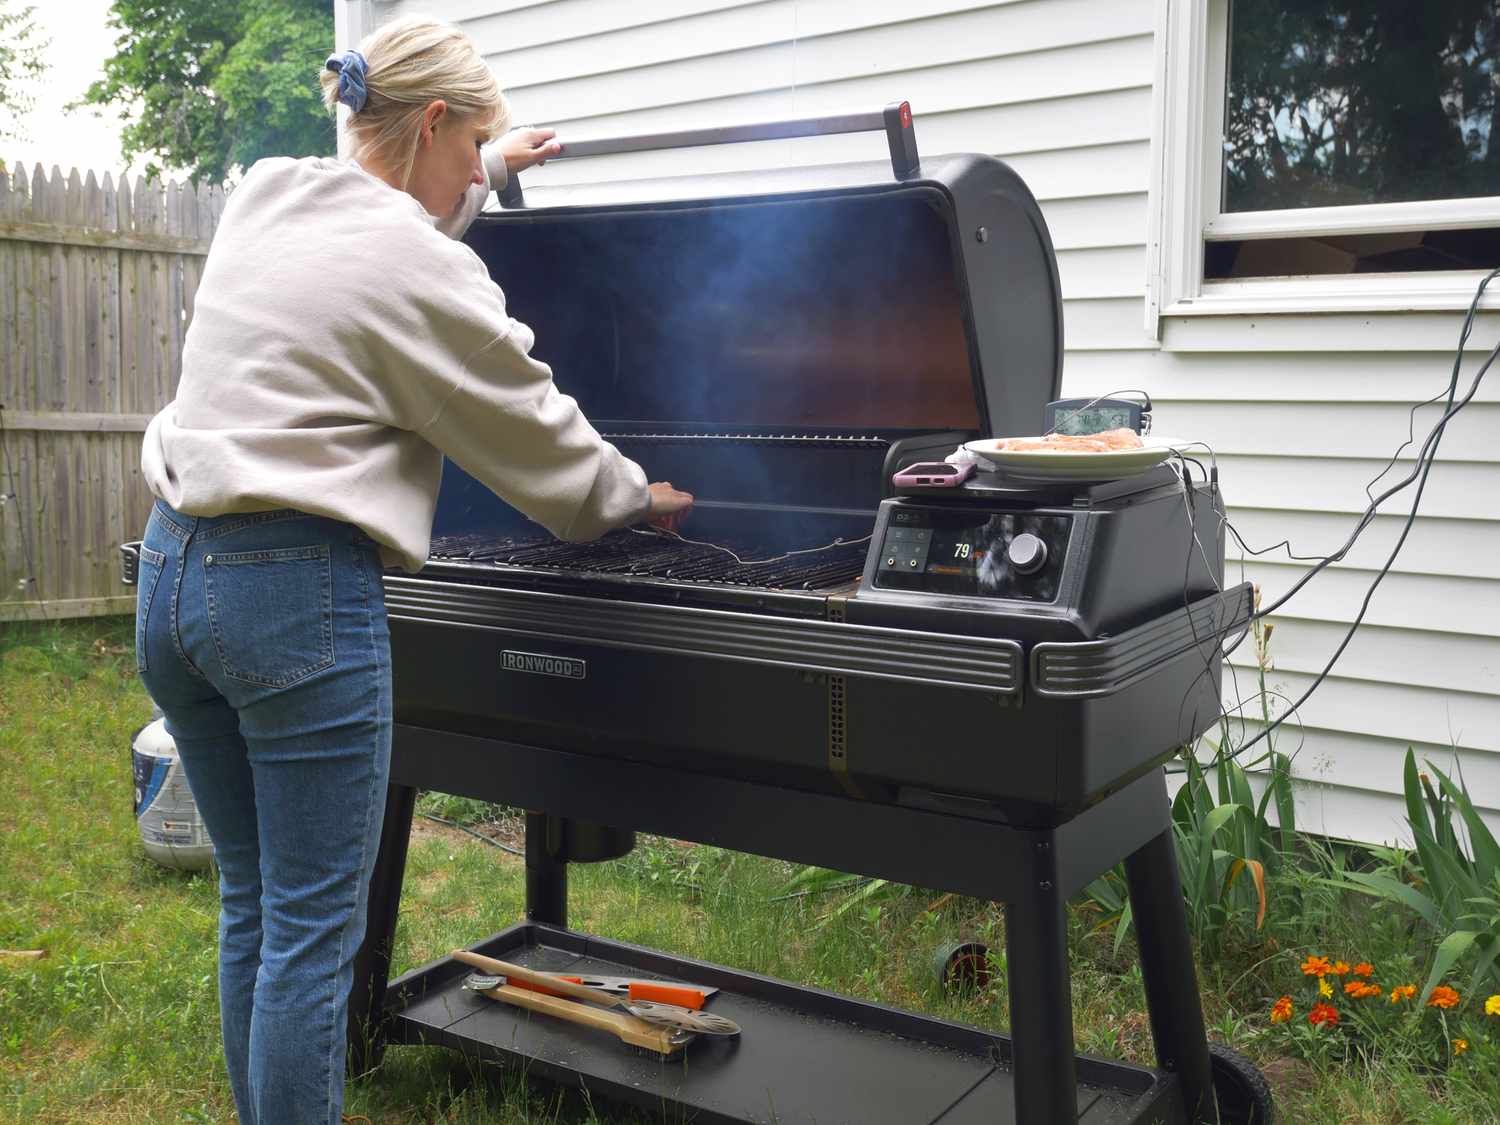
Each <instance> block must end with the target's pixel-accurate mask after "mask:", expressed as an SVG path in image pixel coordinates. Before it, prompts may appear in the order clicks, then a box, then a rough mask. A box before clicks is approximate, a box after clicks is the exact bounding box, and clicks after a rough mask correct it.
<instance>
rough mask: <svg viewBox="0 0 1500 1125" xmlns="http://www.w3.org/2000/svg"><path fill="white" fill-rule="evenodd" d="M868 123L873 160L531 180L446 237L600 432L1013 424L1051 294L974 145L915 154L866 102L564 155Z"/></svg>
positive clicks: (1038, 247) (999, 173) (1053, 355)
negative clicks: (833, 114)
mask: <svg viewBox="0 0 1500 1125" xmlns="http://www.w3.org/2000/svg"><path fill="white" fill-rule="evenodd" d="M869 128H884V129H885V130H886V132H887V137H888V139H889V140H890V144H891V151H892V162H891V163H890V164H886V163H884V162H871V163H857V164H839V165H824V166H815V167H800V168H783V169H777V170H772V171H763V172H753V173H737V174H729V175H711V176H693V177H685V178H678V179H671V180H646V181H642V180H633V181H628V182H611V183H599V184H591V185H587V186H584V187H569V188H551V189H536V190H533V191H531V192H530V194H529V197H528V198H526V199H525V200H524V201H523V200H522V198H521V193H520V191H519V184H518V182H517V181H516V179H515V177H512V182H511V184H510V185H508V188H507V192H506V196H507V202H508V204H509V205H508V206H507V207H506V208H505V209H504V210H502V211H500V212H499V213H495V214H487V215H484V216H481V218H480V219H479V220H478V221H477V222H476V223H475V224H474V226H473V227H472V228H471V229H470V232H469V234H468V236H467V241H468V242H469V244H470V245H471V246H473V248H474V249H475V250H476V251H477V252H478V253H479V254H480V256H481V257H482V258H483V259H484V260H485V262H486V264H487V265H488V266H489V268H490V271H491V274H492V275H493V276H494V278H495V280H496V281H497V282H498V283H499V284H500V286H501V288H502V289H504V291H505V293H506V297H507V301H508V304H509V307H510V310H511V312H512V314H513V315H515V316H516V317H517V318H518V319H520V320H522V321H524V322H526V323H528V324H530V325H531V326H532V327H533V328H534V329H535V330H536V334H537V345H536V348H535V353H534V354H535V355H536V356H537V358H539V359H542V360H544V361H546V362H548V363H549V364H551V365H552V367H553V370H554V372H555V373H556V378H557V382H558V386H559V387H560V388H561V389H562V390H563V391H564V392H566V393H568V394H571V395H573V396H574V397H575V398H577V399H578V401H579V404H580V405H581V406H582V408H583V410H584V412H585V413H586V414H587V415H588V416H589V417H590V418H591V419H593V420H595V421H596V424H598V425H599V427H600V429H602V430H614V431H626V432H631V431H634V432H641V431H647V432H663V431H665V432H678V433H693V432H697V431H702V432H710V433H713V432H717V433H723V432H726V431H733V430H736V429H740V428H745V429H750V430H754V431H766V430H770V431H776V432H781V433H792V434H820V433H852V432H864V433H879V434H881V435H885V436H892V437H894V436H899V435H901V434H903V433H904V434H910V433H913V432H920V431H934V432H935V431H948V430H961V431H969V432H973V433H977V434H980V435H984V436H988V435H994V434H1008V433H1019V432H1031V431H1034V430H1035V429H1036V427H1037V425H1038V424H1039V422H1040V419H1041V416H1042V407H1043V405H1044V404H1045V403H1047V402H1048V401H1050V400H1052V399H1054V398H1056V397H1057V394H1058V389H1059V384H1060V380H1061V369H1062V304H1061V298H1060V292H1059V288H1058V281H1057V265H1056V258H1055V256H1054V254H1053V250H1052V243H1051V239H1050V237H1049V235H1048V232H1047V227H1046V223H1045V222H1044V220H1043V218H1042V215H1041V212H1040V210H1039V209H1038V207H1037V205H1036V201H1035V200H1034V199H1033V198H1032V195H1031V193H1030V192H1029V191H1028V190H1027V188H1026V186H1025V184H1024V183H1022V182H1021V180H1020V178H1019V177H1018V176H1017V175H1016V174H1015V173H1014V172H1013V171H1011V169H1010V168H1009V167H1007V166H1006V165H1005V164H1003V163H1002V162H1000V161H998V160H995V159H993V158H991V157H987V156H980V155H973V154H960V155H955V156H943V157H937V158H928V159H926V160H923V161H921V162H920V163H919V162H918V161H917V157H916V145H915V138H914V133H913V130H912V126H911V115H910V111H909V109H907V108H906V107H905V105H904V104H903V105H900V106H893V107H890V108H889V109H888V110H887V111H886V112H885V113H884V114H880V113H876V114H866V115H854V116H851V117H845V118H835V119H813V120H806V121H794V122H777V123H772V124H768V125H758V126H743V127H736V128H730V129H719V130H701V131H695V132H691V133H679V134H671V135H661V136H655V137H637V138H622V139H616V140H611V141H596V142H577V143H573V144H569V145H568V146H567V148H566V149H565V155H567V156H594V155H601V154H605V153H612V152H625V151H639V150H642V149H647V148H667V147H682V146H687V145H704V144H715V143H723V142H725V141H737V140H758V139H768V138H773V137H785V136H801V135H808V134H813V133H830V132H853V131H860V130H863V129H869Z"/></svg>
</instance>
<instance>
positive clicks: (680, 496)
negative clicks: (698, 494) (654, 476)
mask: <svg viewBox="0 0 1500 1125" xmlns="http://www.w3.org/2000/svg"><path fill="white" fill-rule="evenodd" d="M692 510H693V494H692V493H691V492H682V491H680V490H679V489H676V488H673V487H672V483H671V481H657V482H655V483H654V484H652V485H651V510H650V511H649V512H647V513H646V522H647V523H649V524H650V525H651V526H652V527H659V528H662V529H663V530H664V531H676V530H677V525H678V524H680V523H681V522H682V519H683V517H684V516H686V515H687V514H688V513H689V512H690V511H692Z"/></svg>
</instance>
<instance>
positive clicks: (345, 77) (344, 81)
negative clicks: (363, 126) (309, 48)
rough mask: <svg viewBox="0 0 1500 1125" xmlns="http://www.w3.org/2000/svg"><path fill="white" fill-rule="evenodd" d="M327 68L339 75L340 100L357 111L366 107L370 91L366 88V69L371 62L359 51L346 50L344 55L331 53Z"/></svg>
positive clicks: (326, 64) (325, 65)
mask: <svg viewBox="0 0 1500 1125" xmlns="http://www.w3.org/2000/svg"><path fill="white" fill-rule="evenodd" d="M323 65H324V67H325V68H327V69H328V70H331V71H333V72H334V73H335V74H337V75H338V76H339V101H341V102H343V103H344V104H345V105H346V106H348V107H349V108H350V109H351V110H353V111H354V112H355V113H358V112H359V111H360V110H362V109H364V108H365V102H367V101H369V99H370V91H369V90H367V89H366V88H365V71H366V70H367V69H368V68H369V64H368V63H367V62H365V57H364V55H362V54H360V53H359V52H358V51H345V52H344V53H343V54H342V55H329V56H328V61H327V62H326V63H324V64H323Z"/></svg>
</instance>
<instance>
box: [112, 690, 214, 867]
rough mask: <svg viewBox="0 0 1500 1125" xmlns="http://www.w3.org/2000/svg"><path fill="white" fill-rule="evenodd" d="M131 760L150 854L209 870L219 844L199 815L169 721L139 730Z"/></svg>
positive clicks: (166, 862) (137, 804) (165, 862)
mask: <svg viewBox="0 0 1500 1125" xmlns="http://www.w3.org/2000/svg"><path fill="white" fill-rule="evenodd" d="M130 758H131V765H132V766H133V768H134V773H135V822H136V824H137V825H139V826H140V830H141V842H142V843H143V844H145V845H146V854H147V855H148V856H150V857H151V858H152V859H154V860H155V861H156V862H157V863H160V864H162V865H163V866H165V867H176V868H179V869H181V870H184V871H204V870H207V868H208V867H209V865H210V864H211V863H212V862H213V858H214V846H213V843H212V842H211V841H210V840H209V838H208V829H207V828H205V827H204V826H203V818H202V817H201V816H199V815H198V805H197V802H195V801H194V800H193V791H192V790H191V789H189V788H188V779H187V774H185V773H184V772H183V770H182V760H181V759H180V758H178V756H177V745H176V744H175V743H174V742H173V741H172V736H171V735H170V734H168V733H167V722H166V720H165V719H161V718H158V719H153V720H152V721H151V722H149V723H147V724H146V725H145V726H143V727H142V728H141V729H140V730H138V731H136V733H135V738H133V739H132V740H131V743H130Z"/></svg>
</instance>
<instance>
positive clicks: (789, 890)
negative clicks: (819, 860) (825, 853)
mask: <svg viewBox="0 0 1500 1125" xmlns="http://www.w3.org/2000/svg"><path fill="white" fill-rule="evenodd" d="M840 891H842V892H847V893H845V894H844V895H843V897H842V898H841V899H839V900H838V901H837V902H836V903H835V904H834V905H833V906H832V907H831V908H830V909H829V910H828V911H827V912H825V913H824V914H822V915H820V916H819V917H818V921H817V923H816V924H817V925H819V926H825V925H827V924H828V923H829V922H832V921H833V920H834V919H836V918H842V917H843V916H844V915H845V914H847V913H849V911H851V910H855V909H858V910H860V911H861V912H862V913H863V915H864V917H865V918H866V919H867V920H870V921H872V922H873V921H877V920H879V918H880V913H879V911H880V907H881V904H882V903H884V902H890V901H895V900H897V899H902V898H905V897H906V896H907V895H909V894H911V891H912V888H911V887H909V886H907V885H906V884H904V883H892V882H891V881H889V880H888V879H870V878H866V877H864V876H860V875H848V874H846V873H844V872H842V871H830V870H828V869H827V868H825V867H804V868H802V869H801V870H799V871H798V872H797V873H796V874H795V875H793V876H792V877H791V878H790V879H788V880H787V881H786V883H785V884H783V885H782V887H781V890H780V892H779V893H778V894H777V897H776V899H773V900H772V901H779V900H782V899H787V898H808V897H812V896H814V895H822V894H834V893H837V892H840ZM872 909H873V910H874V911H875V913H874V914H873V915H871V914H870V913H869V912H870V911H871V910H872Z"/></svg>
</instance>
